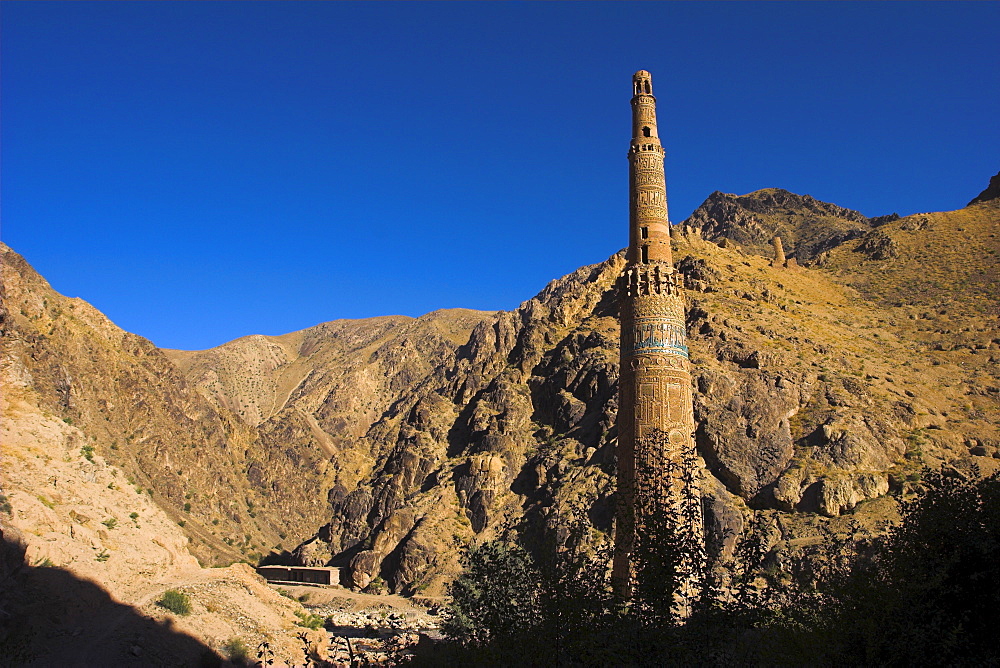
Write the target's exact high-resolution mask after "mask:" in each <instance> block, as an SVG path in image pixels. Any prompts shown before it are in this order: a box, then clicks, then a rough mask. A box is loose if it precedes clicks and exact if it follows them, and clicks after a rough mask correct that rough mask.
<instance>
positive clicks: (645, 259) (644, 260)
mask: <svg viewBox="0 0 1000 668" xmlns="http://www.w3.org/2000/svg"><path fill="white" fill-rule="evenodd" d="M641 252H642V259H641V260H640V261H641V262H642V263H643V264H648V263H649V246H643V247H642V251H641Z"/></svg>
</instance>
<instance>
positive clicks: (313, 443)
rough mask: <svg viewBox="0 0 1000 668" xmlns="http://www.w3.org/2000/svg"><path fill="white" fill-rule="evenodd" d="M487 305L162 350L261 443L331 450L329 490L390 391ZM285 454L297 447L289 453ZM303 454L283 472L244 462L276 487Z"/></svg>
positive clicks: (302, 470) (423, 368)
mask: <svg viewBox="0 0 1000 668" xmlns="http://www.w3.org/2000/svg"><path fill="white" fill-rule="evenodd" d="M491 315H492V314H491V313H487V312H482V311H473V310H468V309H444V310H439V311H434V312H432V313H428V314H426V315H423V316H421V317H419V318H410V317H405V316H385V317H378V318H368V319H364V320H336V321H332V322H327V323H323V324H320V325H317V326H315V327H310V328H309V329H305V330H302V331H300V332H293V333H291V334H285V335H283V336H278V337H267V336H250V337H245V338H242V339H237V340H236V341H232V342H230V343H226V344H224V345H222V346H219V347H217V348H213V349H211V350H206V351H194V352H187V351H166V353H167V355H168V356H169V357H170V358H171V359H172V360H173V361H174V362H175V363H176V364H177V365H178V367H179V368H180V369H181V370H182V371H183V372H184V374H185V376H186V377H187V378H188V380H189V382H191V383H192V384H194V385H195V386H196V387H197V388H198V390H199V392H200V393H201V394H202V395H203V396H205V397H206V398H207V399H208V400H209V401H210V402H212V403H213V404H214V405H215V406H217V407H219V408H220V409H221V408H226V409H229V410H233V411H234V412H236V413H237V414H238V415H239V416H240V418H241V419H242V420H243V421H245V422H246V423H247V425H248V426H250V427H254V428H255V433H256V435H257V438H258V440H259V442H260V443H261V444H262V446H263V447H264V448H265V449H269V450H272V451H283V450H286V449H287V448H288V447H289V445H290V444H303V443H306V444H309V446H310V447H311V448H313V449H319V450H321V451H323V452H324V453H325V454H326V455H327V456H328V457H329V458H330V467H328V468H326V469H324V470H323V472H322V473H323V477H322V479H321V480H318V481H317V483H318V484H319V485H320V486H319V489H320V493H319V494H317V496H316V498H317V499H320V500H325V497H326V490H328V489H331V488H335V487H338V486H341V487H343V486H348V487H351V488H353V487H355V486H356V485H357V482H358V480H359V479H360V478H361V477H363V476H365V475H367V474H368V473H369V472H370V471H371V468H372V466H373V465H374V463H375V458H376V456H377V453H373V452H372V451H371V449H370V445H369V442H368V441H367V440H366V439H364V435H365V434H366V433H367V432H368V430H369V428H370V427H371V425H372V424H373V423H375V422H377V421H378V420H379V419H381V418H382V416H383V415H384V414H385V413H386V412H387V411H389V410H390V408H391V407H392V405H393V404H394V403H395V402H396V401H397V399H398V398H399V397H400V396H401V395H403V394H405V393H406V392H407V391H409V390H410V389H411V388H413V387H416V386H418V385H419V384H420V382H421V381H422V379H424V378H425V377H426V376H427V375H428V374H430V373H432V372H433V371H434V369H436V368H437V367H439V366H441V365H442V364H443V363H444V362H445V360H447V359H450V358H452V357H453V356H454V354H455V351H456V349H457V348H458V346H459V345H460V344H462V343H464V342H465V341H467V340H468V338H469V333H470V332H471V331H472V329H473V327H475V326H476V325H478V324H479V323H480V322H482V321H483V320H484V319H485V318H488V317H490V316H491ZM289 458H290V459H294V456H293V455H291V454H289ZM310 468H311V467H310V466H308V465H306V463H303V465H302V466H300V467H298V469H296V468H295V467H290V468H288V469H287V470H283V471H281V473H282V474H283V475H281V476H274V475H272V476H266V475H264V473H263V472H262V471H260V470H258V468H255V467H253V466H252V465H251V467H250V468H249V469H248V471H249V476H250V478H251V480H253V481H254V482H255V483H256V484H258V485H262V486H265V487H266V486H270V487H272V488H273V487H278V488H282V487H284V486H286V485H287V484H288V481H289V480H291V479H294V478H296V477H304V476H315V473H313V472H312V471H310Z"/></svg>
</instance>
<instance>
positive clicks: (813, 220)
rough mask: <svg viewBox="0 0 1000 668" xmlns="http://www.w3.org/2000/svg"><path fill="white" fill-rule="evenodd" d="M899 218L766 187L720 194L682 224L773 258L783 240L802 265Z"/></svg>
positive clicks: (714, 238) (716, 240) (712, 237)
mask: <svg viewBox="0 0 1000 668" xmlns="http://www.w3.org/2000/svg"><path fill="white" fill-rule="evenodd" d="M898 218H899V216H898V215H896V214H889V215H887V216H879V217H877V218H866V217H865V216H863V215H862V214H860V213H858V212H857V211H853V210H851V209H845V208H843V207H840V206H837V205H835V204H829V203H827V202H820V201H819V200H817V199H815V198H813V197H810V196H809V195H796V194H795V193H790V192H788V191H787V190H782V189H780V188H765V189H764V190H758V191H756V192H752V193H750V194H748V195H730V194H726V193H721V192H719V191H715V192H714V193H712V194H711V195H709V196H708V199H707V200H705V201H704V202H703V203H702V205H701V206H699V207H698V208H697V209H695V211H694V213H692V214H691V216H690V217H689V218H688V219H687V220H685V221H684V223H683V224H684V225H688V226H690V227H693V228H695V230H697V233H698V234H700V235H701V236H702V237H704V238H705V239H708V240H709V241H715V242H719V241H721V240H722V239H728V240H730V241H733V242H735V243H736V244H738V245H739V246H740V248H742V250H743V251H744V252H749V253H757V254H758V255H766V256H768V257H770V256H771V253H772V250H771V240H772V239H774V237H776V236H779V237H781V240H782V243H783V245H784V249H785V254H786V255H787V256H788V257H790V258H791V257H794V258H795V259H796V260H797V261H798V262H800V263H803V262H807V261H809V260H811V259H812V258H814V257H815V256H816V255H818V254H819V253H822V252H823V251H825V250H829V249H831V248H833V247H835V246H837V245H839V244H841V243H843V242H845V241H848V240H850V239H855V238H857V237H859V236H861V235H862V234H865V233H866V232H868V231H870V230H872V229H874V228H876V227H878V226H879V225H882V224H884V223H887V222H890V221H893V220H897V219H898Z"/></svg>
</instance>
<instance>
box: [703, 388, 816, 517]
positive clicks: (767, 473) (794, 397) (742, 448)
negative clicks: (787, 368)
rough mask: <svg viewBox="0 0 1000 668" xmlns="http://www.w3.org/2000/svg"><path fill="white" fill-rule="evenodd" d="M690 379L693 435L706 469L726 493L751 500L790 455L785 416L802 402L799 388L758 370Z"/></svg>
mask: <svg viewBox="0 0 1000 668" xmlns="http://www.w3.org/2000/svg"><path fill="white" fill-rule="evenodd" d="M695 382H696V384H697V387H698V393H697V394H696V395H695V396H696V399H695V420H696V422H697V423H698V431H697V432H696V435H697V440H698V444H699V448H700V450H701V452H702V453H703V455H704V457H705V460H706V462H707V463H708V467H709V470H711V471H712V473H713V474H714V475H715V476H716V477H717V478H719V480H721V481H722V482H723V483H725V484H726V486H727V487H728V488H729V489H730V491H731V492H733V493H734V494H738V495H740V496H742V497H744V498H747V499H752V498H754V497H755V496H757V494H758V493H759V492H760V491H761V490H762V489H763V488H764V487H766V486H768V485H770V484H771V483H773V482H774V481H775V480H776V479H777V477H778V475H779V474H780V473H781V472H782V471H784V470H785V468H786V467H787V466H788V463H789V462H790V461H791V459H792V456H793V455H794V447H793V443H792V435H791V431H790V428H789V423H788V419H789V418H790V417H792V416H793V415H795V413H797V412H798V410H799V408H800V406H801V403H802V391H801V390H800V386H799V384H798V383H797V382H794V381H792V380H789V379H787V378H785V377H784V376H782V375H780V374H775V373H774V372H767V371H761V370H759V369H746V370H743V371H742V372H730V373H728V374H726V373H723V372H719V371H715V370H710V369H706V370H705V371H703V372H702V373H700V374H698V375H697V376H696V379H695ZM800 382H801V381H800Z"/></svg>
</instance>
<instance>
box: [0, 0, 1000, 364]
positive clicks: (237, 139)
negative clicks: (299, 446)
mask: <svg viewBox="0 0 1000 668" xmlns="http://www.w3.org/2000/svg"><path fill="white" fill-rule="evenodd" d="M0 12H2V13H0V19H2V73H0V76H2V79H0V81H2V142H3V143H2V175H0V179H2V181H0V185H2V224H3V226H2V238H3V240H4V241H5V242H6V243H8V244H9V245H10V246H12V247H13V248H14V250H16V251H18V252H20V253H21V254H23V255H24V256H25V257H26V258H27V259H28V261H29V262H31V263H32V264H33V265H34V266H35V267H36V268H37V269H38V270H39V271H40V272H41V273H42V275H43V276H45V277H46V278H47V279H49V281H50V282H51V283H52V285H53V287H55V289H56V290H58V291H60V292H61V293H63V294H66V295H69V296H74V297H82V298H83V299H86V300H87V301H90V302H91V303H93V304H94V305H95V306H96V307H97V308H99V309H101V310H102V311H104V312H105V313H106V314H107V315H108V316H109V317H110V318H111V319H112V320H114V321H115V322H116V323H117V324H119V325H120V326H122V327H124V328H125V329H127V330H129V331H132V332H136V333H138V334H141V335H143V336H146V337H148V338H150V339H151V340H152V341H153V342H154V343H156V344H157V345H159V346H162V347H172V348H188V349H198V348H207V347H210V346H214V345H218V344H220V343H223V342H224V341H227V340H230V339H233V338H236V337H239V336H243V335H246V334H252V333H262V334H281V333H285V332H289V331H293V330H296V329H301V328H304V327H308V326H311V325H314V324H316V323H319V322H323V321H326V320H332V319H336V318H359V317H368V316H374V315H386V314H406V315H419V314H421V313H425V312H427V311H431V310H434V309H438V308H445V307H456V306H462V307H469V308H478V309H489V310H493V309H510V308H514V307H516V306H517V305H518V304H519V303H520V302H521V301H523V300H525V299H528V298H530V297H531V296H533V295H534V294H535V293H536V292H537V291H538V290H540V289H541V288H542V287H543V286H544V285H545V283H547V282H548V281H549V280H551V279H553V278H556V277H558V276H561V275H563V274H565V273H567V272H570V271H572V270H574V269H575V268H577V267H579V266H581V265H584V264H588V263H593V262H598V261H601V260H604V259H605V258H607V257H608V256H609V255H611V254H612V253H614V252H615V251H616V250H617V249H619V248H621V247H622V246H624V245H625V244H626V238H627V232H626V228H627V208H626V207H627V163H626V160H625V152H626V149H627V145H628V140H629V133H630V117H629V114H630V109H629V97H630V95H631V75H632V73H633V72H634V71H635V70H637V69H647V70H649V71H650V72H652V74H653V84H654V89H655V90H654V92H655V93H656V95H657V99H658V103H659V117H660V134H661V137H662V138H663V142H664V144H665V146H666V149H667V183H668V188H669V194H670V206H671V218H672V219H673V220H674V221H675V222H677V221H680V220H682V219H683V218H685V217H686V216H687V215H688V214H690V212H691V211H692V210H693V209H694V208H695V207H696V206H698V204H700V203H701V201H703V200H704V198H705V197H707V196H708V195H709V193H711V192H712V191H713V190H722V191H724V192H735V193H740V194H742V193H746V192H750V191H753V190H756V189H758V188H765V187H781V188H786V189H788V190H791V191H793V192H797V193H801V194H811V195H813V196H814V197H817V198H819V199H822V200H826V201H830V202H834V203H836V204H839V205H841V206H846V207H850V208H854V209H858V210H860V211H861V212H862V213H864V214H866V215H869V216H874V215H880V214H885V213H890V212H893V211H896V212H899V213H900V214H909V213H915V212H918V211H934V210H949V209H955V208H959V207H961V206H963V205H964V204H965V203H966V202H968V200H970V199H971V198H972V197H974V196H975V195H976V194H977V193H978V192H979V191H980V190H981V189H983V188H984V187H985V186H986V184H987V182H988V180H989V177H990V176H991V175H993V174H995V173H996V172H997V170H998V169H1000V123H998V120H997V119H998V118H1000V95H998V75H997V73H998V72H1000V47H998V46H997V44H998V35H1000V28H998V27H1000V3H998V2H976V3H968V4H966V3H957V2H954V3H953V2H949V3H927V2H925V3H917V4H910V3H841V2H837V3H829V4H827V3H777V2H768V3H760V4H758V3H745V4H744V3H721V4H712V3H691V4H688V3H664V4H656V3H647V2H643V3H637V4H630V3H601V4H591V3H562V2H559V3H519V2H504V3H486V4H478V3H468V4H466V3H433V4H422V3H404V4H394V3H317V2H308V3H288V2H282V3H276V4H271V3H264V2H252V3H240V2H222V3H212V2H167V3H153V2H126V3H105V2H100V3H85V2H73V3H65V4H64V3H54V2H53V3H49V2H45V3H41V2H39V3H35V2H28V3H21V2H4V3H3V5H2V7H0Z"/></svg>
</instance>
